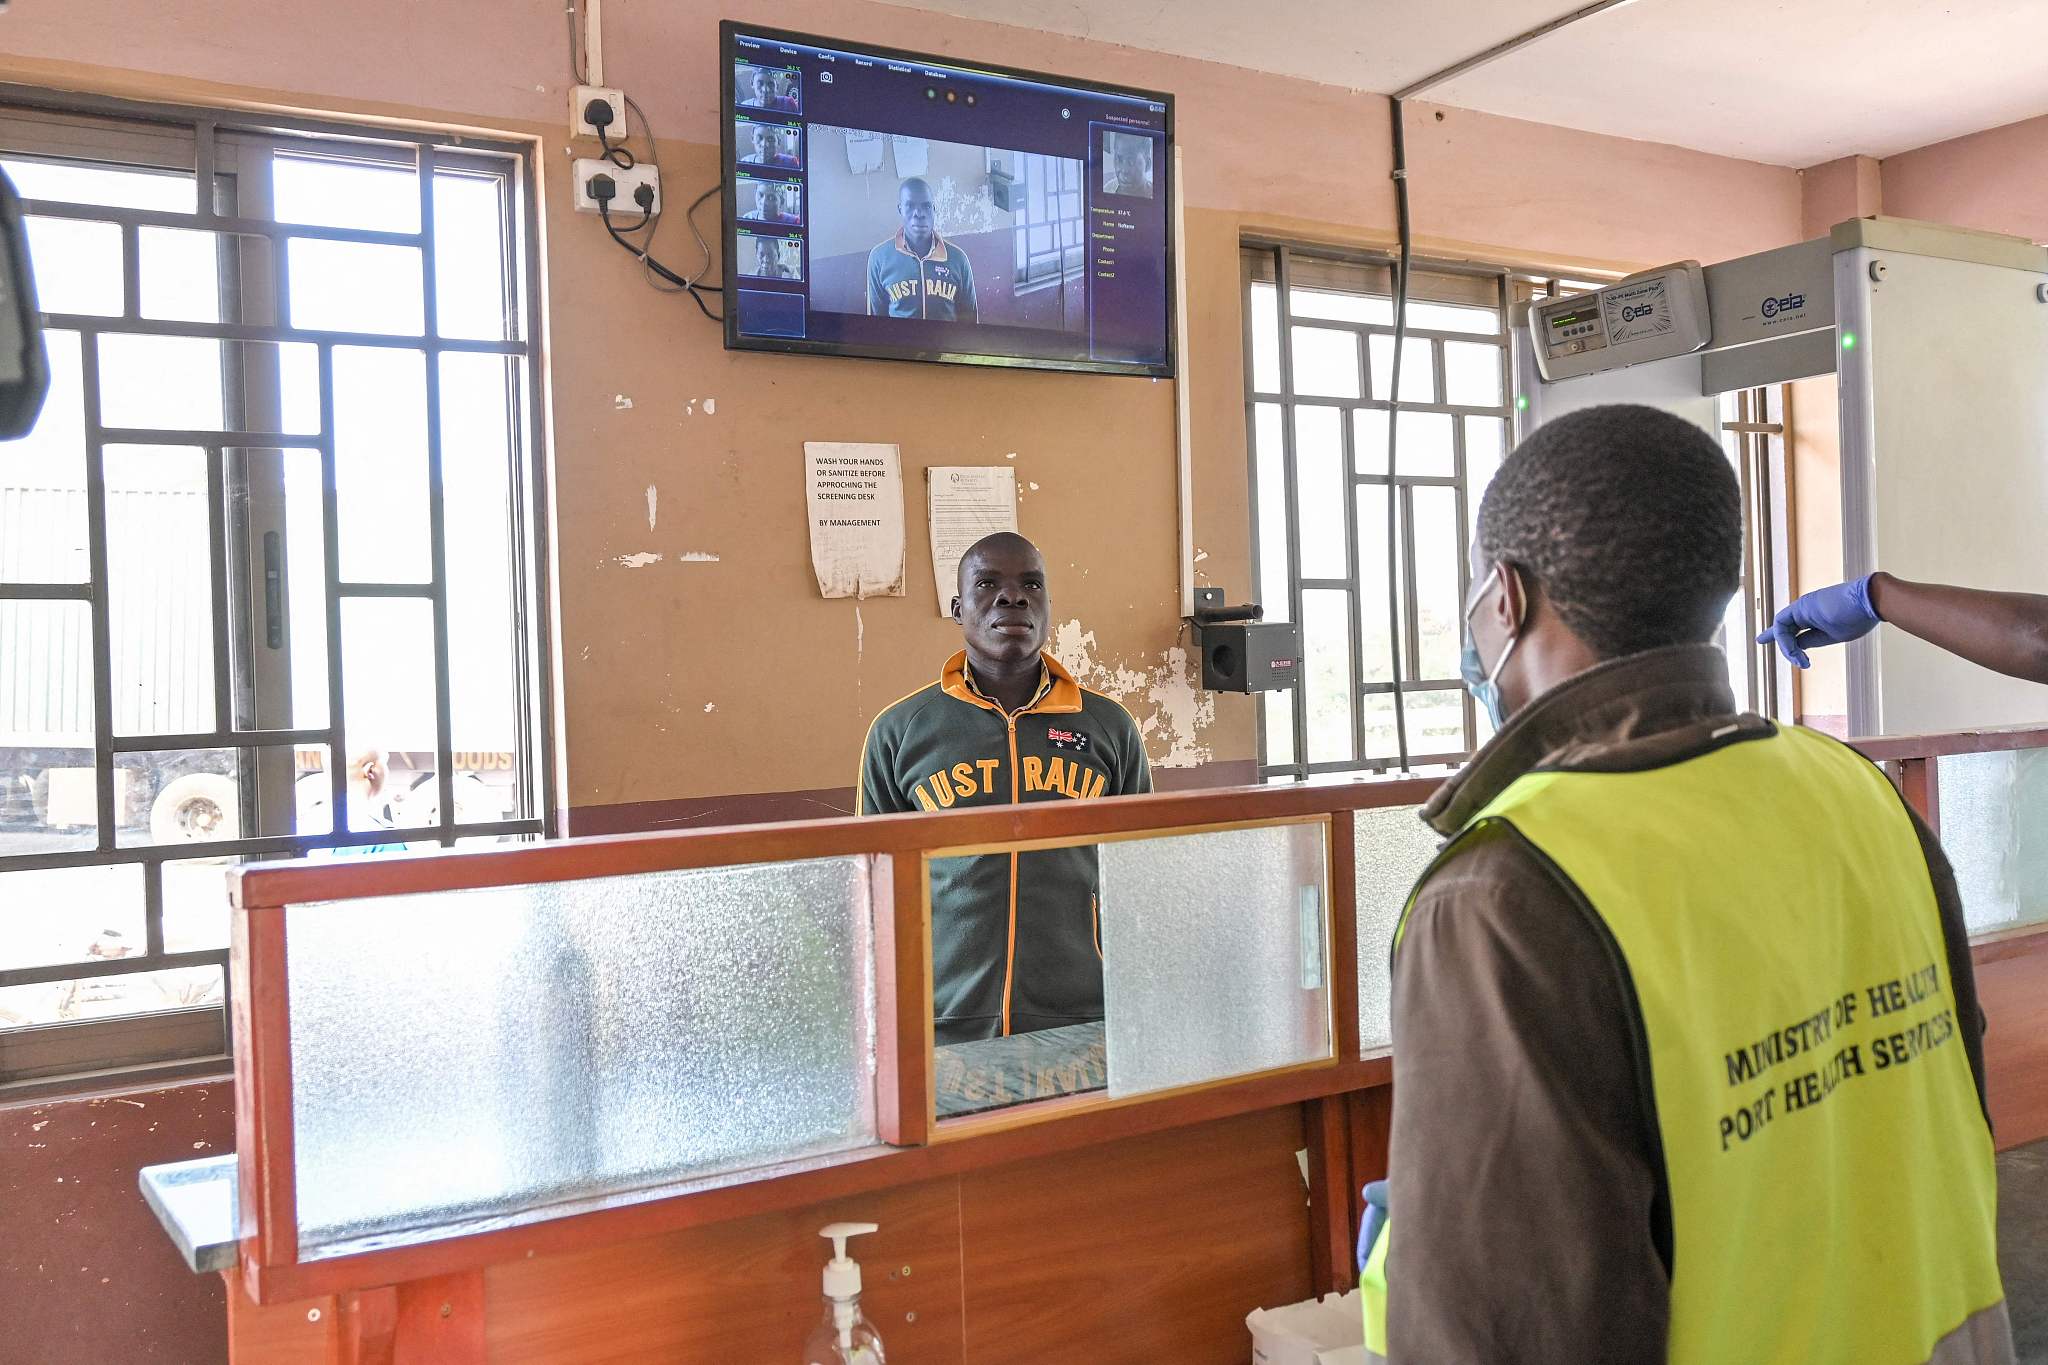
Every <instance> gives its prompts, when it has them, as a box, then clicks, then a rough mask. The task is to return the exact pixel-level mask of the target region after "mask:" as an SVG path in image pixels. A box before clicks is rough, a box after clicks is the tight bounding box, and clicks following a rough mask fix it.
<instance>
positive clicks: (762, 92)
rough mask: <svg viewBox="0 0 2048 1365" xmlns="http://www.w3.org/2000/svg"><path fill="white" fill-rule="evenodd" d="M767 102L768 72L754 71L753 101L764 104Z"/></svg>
mask: <svg viewBox="0 0 2048 1365" xmlns="http://www.w3.org/2000/svg"><path fill="white" fill-rule="evenodd" d="M767 102H768V73H767V72H765V71H756V72H755V73H754V103H756V104H766V103H767Z"/></svg>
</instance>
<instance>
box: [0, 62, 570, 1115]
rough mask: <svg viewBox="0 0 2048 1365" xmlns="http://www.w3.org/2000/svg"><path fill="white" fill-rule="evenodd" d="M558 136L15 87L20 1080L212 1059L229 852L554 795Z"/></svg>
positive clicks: (435, 839)
mask: <svg viewBox="0 0 2048 1365" xmlns="http://www.w3.org/2000/svg"><path fill="white" fill-rule="evenodd" d="M529 157H530V152H529V149H527V148H525V147H523V146H520V145H517V144H505V145H494V144H491V143H489V142H485V141H478V140H473V139H469V138H464V139H463V140H462V141H461V144H460V145H459V146H457V145H456V144H455V143H454V142H452V141H450V140H448V139H445V138H442V137H438V136H436V135H433V134H427V133H420V134H412V133H405V132H396V131H392V130H388V129H364V128H354V127H347V126H336V125H330V124H325V123H319V122H313V121H302V120H290V119H270V118H265V117H253V116H244V115H231V114H227V113H213V112H208V111H200V110H189V109H179V108H170V107H163V106H150V105H139V104H131V103H126V102H114V101H83V100H76V99H72V98H69V97H57V96H53V95H49V94H47V93H45V92H38V91H31V90H22V89H14V88H0V168H4V169H5V170H6V172H7V174H8V175H9V177H10V178H12V180H13V181H14V183H15V185H16V187H17V189H18V190H19V192H20V193H21V195H22V196H23V199H24V206H25V214H26V218H27V227H28V234H29V246H30V254H31V259H32V262H33V266H34V270H35V277H36V283H37V287H38V291H39V296H40V305H41V308H42V310H43V316H44V321H45V324H46V327H47V329H48V330H47V350H48V353H49V358H50V368H51V373H52V385H51V391H50V396H49V400H48V403H47V405H46V406H45V408H44V411H43V413H42V416H41V418H40V420H39V421H38V423H37V425H36V427H35V429H34V430H33V431H32V432H31V433H30V434H29V435H28V436H27V437H26V438H24V439H23V440H20V441H16V442H11V443H4V444H0V1093H7V1092H9V1091H13V1092H15V1093H19V1092H20V1091H22V1090H23V1089H25V1088H36V1087H40V1086H47V1085H50V1084H52V1083H54V1078H58V1077H76V1076H78V1075H80V1074H82V1073H88V1072H96V1073H101V1074H105V1073H109V1072H113V1071H134V1070H137V1069H153V1070H154V1072H155V1074H159V1075H163V1074H175V1073H176V1072H178V1071H193V1070H198V1069H202V1068H207V1067H212V1066H217V1065H218V1064H219V1060H220V1058H221V1057H223V1056H224V1055H225V1054H226V1052H227V1049H228V1038H227V1029H226V1022H225V1020H226V1011H225V1005H226V1000H225V996H226V992H227V976H226V971H225V966H226V962H227V956H228V953H227V936H228V914H227V903H226V900H225V896H224V885H223V873H224V871H225V870H226V869H227V868H228V867H230V866H232V865H234V864H235V863H237V862H242V861H251V860H256V859H263V858H276V857H292V856H301V855H307V854H311V855H313V856H323V857H343V856H354V855H358V854H362V853H366V852H373V851H377V850H380V849H389V848H398V847H404V848H420V847H443V846H452V845H456V844H464V843H473V842H492V841H497V840H504V839H525V838H533V837H538V836H539V835H540V834H541V832H542V831H543V829H544V828H545V826H546V819H547V817H548V815H549V813H550V807H551V802H552V795H551V786H550V783H549V781H548V778H547V773H546V766H545V764H544V762H543V760H542V755H543V754H545V753H546V752H547V745H546V740H545V730H546V723H547V722H546V716H547V706H546V701H545V697H544V688H545V685H546V676H547V673H546V670H545V669H544V668H543V667H542V666H541V660H542V659H543V658H544V657H545V652H546V649H547V639H546V630H545V620H544V618H543V617H542V615H541V611H540V598H539V594H538V592H537V591H536V584H537V578H538V569H537V566H538V565H539V563H540V562H541V553H542V542H541V538H540V537H541V526H540V522H539V508H540V507H541V506H542V503H541V500H540V497H539V490H540V487H541V485H540V481H539V470H538V454H537V452H538V449H539V444H538V431H537V427H536V414H535V408H534V393H535V391H536V385H537V374H536V370H535V366H536V358H535V355H534V351H533V347H532V345H531V338H532V331H533V328H532V319H531V312H530V310H531V300H532V298H533V297H534V278H535V263H534V261H533V259H532V241H533V230H534V228H533V212H534V210H533V205H532V202H531V177H530V174H529V172H530V170H531V166H530V160H529Z"/></svg>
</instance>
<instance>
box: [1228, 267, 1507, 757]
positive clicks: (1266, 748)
mask: <svg viewBox="0 0 2048 1365" xmlns="http://www.w3.org/2000/svg"><path fill="white" fill-rule="evenodd" d="M1262 256H1263V257H1268V258H1270V260H1271V263H1272V264H1271V269H1272V272H1273V274H1272V278H1271V280H1270V284H1271V287H1272V288H1273V289H1274V292H1275V302H1276V312H1275V323H1274V325H1275V326H1276V327H1277V329H1278V338H1277V340H1278V363H1279V372H1280V373H1279V379H1280V388H1279V389H1278V390H1262V389H1260V388H1258V386H1257V377H1256V374H1255V370H1254V354H1253V351H1254V336H1255V333H1254V324H1253V317H1252V308H1251V290H1252V288H1253V286H1254V284H1256V283H1261V282H1262V281H1259V280H1257V279H1255V278H1254V275H1253V269H1252V262H1253V261H1254V260H1255V259H1257V258H1259V257H1262ZM1304 259H1306V260H1312V261H1318V262H1328V263H1333V264H1336V265H1339V266H1362V267H1365V268H1368V269H1375V270H1385V271H1387V272H1389V275H1390V276H1391V273H1392V272H1393V271H1394V270H1395V269H1396V268H1397V267H1398V260H1397V258H1396V257H1394V256H1392V255H1391V254H1388V253H1385V252H1378V251H1364V250H1348V249H1344V248H1338V247H1328V246H1321V245H1314V244H1309V243H1303V242H1297V241H1293V240H1291V239H1286V238H1273V237H1261V236H1255V235H1247V236H1245V237H1243V238H1242V239H1241V240H1240V243H1239V260H1240V273H1241V287H1240V291H1239V297H1240V302H1241V305H1242V306H1241V314H1242V321H1243V346H1244V389H1245V408H1244V413H1245V448H1246V452H1247V455H1248V457H1249V458H1248V459H1247V460H1246V472H1247V498H1248V506H1249V512H1250V532H1251V551H1252V564H1253V566H1254V567H1253V576H1254V580H1255V582H1262V581H1263V577H1264V574H1263V567H1262V566H1263V558H1262V555H1263V547H1262V546H1261V544H1260V525H1261V520H1262V519H1261V517H1260V510H1259V455H1258V451H1257V441H1258V409H1259V405H1261V404H1273V405H1276V406H1277V407H1278V409H1279V412H1280V423H1279V425H1280V444H1281V462H1282V469H1283V481H1284V488H1285V493H1284V497H1285V499H1286V501H1287V507H1286V510H1285V516H1284V524H1285V526H1286V532H1287V546H1286V550H1285V554H1286V579H1287V584H1288V595H1289V599H1290V600H1289V602H1288V619H1289V620H1291V621H1292V622H1294V624H1295V625H1296V627H1297V629H1299V628H1300V627H1301V626H1302V624H1303V622H1302V600H1303V592H1304V590H1305V589H1306V590H1309V591H1315V590H1339V591H1343V592H1345V593H1346V594H1347V595H1348V597H1349V599H1350V607H1349V610H1350V618H1349V622H1348V625H1349V635H1350V642H1351V648H1350V654H1351V657H1350V660H1349V664H1348V667H1347V678H1348V680H1349V682H1350V684H1351V686H1350V690H1349V696H1348V698H1347V701H1348V704H1349V709H1350V717H1351V745H1352V757H1351V758H1349V759H1324V760H1318V761H1313V762H1312V761H1310V759H1309V752H1308V704H1307V689H1306V680H1307V677H1308V669H1307V667H1306V666H1305V664H1304V667H1303V668H1302V669H1301V675H1302V680H1303V681H1302V683H1301V684H1298V685H1297V686H1295V687H1294V688H1291V689H1288V691H1289V692H1290V693H1291V694H1292V696H1291V699H1290V701H1291V704H1290V711H1291V716H1292V721H1293V744H1292V754H1293V761H1292V762H1289V763H1278V762H1273V761H1270V755H1271V752H1272V749H1271V745H1270V739H1269V733H1268V731H1269V723H1268V720H1267V714H1266V706H1265V705H1264V704H1263V702H1262V703H1261V704H1260V705H1259V706H1258V707H1257V708H1255V709H1256V712H1257V736H1258V737H1257V744H1258V749H1257V764H1258V779H1259V781H1261V782H1272V781H1303V780H1306V779H1308V778H1311V777H1319V776H1322V775H1325V774H1333V773H1365V774H1376V775H1384V774H1388V773H1391V772H1394V771H1397V770H1399V769H1400V759H1399V755H1398V754H1393V755H1383V756H1380V757H1367V741H1366V705H1367V699H1368V698H1371V697H1375V696H1390V697H1392V698H1394V706H1395V716H1396V724H1397V725H1400V726H1403V727H1404V728H1405V726H1406V724H1407V719H1408V717H1407V708H1408V705H1409V704H1410V703H1409V701H1408V700H1407V699H1408V698H1411V697H1414V696H1416V695H1418V694H1429V693H1444V692H1449V691H1450V690H1452V689H1453V688H1455V689H1456V691H1457V696H1458V703H1459V707H1460V709H1461V714H1462V716H1463V723H1464V734H1465V739H1466V747H1465V748H1464V749H1463V750H1461V751H1458V752H1450V753H1424V752H1417V751H1416V750H1415V749H1414V748H1413V746H1410V752H1409V757H1408V769H1409V770H1413V769H1416V768H1424V767H1438V766H1445V765H1453V764H1457V763H1461V762H1463V761H1464V760H1465V759H1466V758H1467V757H1469V756H1470V754H1471V752H1472V751H1473V749H1475V748H1476V747H1477V745H1478V743H1479V731H1478V724H1479V719H1480V718H1479V716H1478V713H1477V708H1476V707H1475V706H1474V704H1473V701H1472V698H1471V696H1470V695H1469V694H1468V693H1467V692H1466V690H1465V688H1464V684H1463V682H1462V680H1461V679H1458V678H1455V677H1454V678H1419V677H1416V676H1415V674H1416V673H1418V672H1419V671H1420V668H1419V661H1420V650H1421V638H1420V637H1421V631H1420V619H1419V617H1420V607H1421V601H1420V596H1419V594H1418V592H1417V590H1416V581H1415V580H1416V574H1415V565H1416V562H1417V561H1416V557H1415V535H1414V521H1413V512H1414V500H1415V490H1416V489H1418V488H1437V487H1449V488H1451V489H1452V490H1453V493H1454V498H1455V505H1456V517H1457V534H1458V544H1457V554H1458V565H1457V574H1458V578H1457V582H1458V599H1459V602H1460V605H1461V606H1462V604H1463V602H1464V600H1465V598H1466V597H1467V595H1468V594H1469V593H1470V590H1471V570H1470V563H1469V561H1470V557H1471V553H1470V552H1471V546H1470V538H1471V535H1470V532H1471V525H1472V508H1471V506H1470V490H1469V488H1468V484H1467V476H1468V472H1469V460H1468V452H1467V450H1466V441H1465V419H1466V418H1468V417H1484V418H1491V419H1499V420H1500V421H1501V422H1502V432H1503V436H1504V438H1505V442H1506V445H1507V446H1508V447H1509V448H1512V445H1513V439H1514V431H1515V408H1514V372H1513V371H1514V359H1513V344H1512V335H1511V329H1512V327H1513V316H1512V314H1513V308H1514V305H1515V304H1516V303H1518V302H1521V301H1522V300H1524V299H1526V298H1528V297H1530V296H1531V291H1530V288H1529V283H1528V277H1527V276H1526V274H1525V273H1524V272H1517V271H1515V270H1513V269H1512V268H1510V267H1506V266H1494V265H1486V264H1479V263H1474V262H1471V261H1448V260H1435V259H1428V258H1416V259H1415V260H1414V261H1413V263H1412V269H1413V270H1414V272H1415V273H1416V274H1418V275H1421V274H1425V273H1427V274H1430V275H1439V276H1443V275H1449V276H1459V277H1464V278H1469V279H1473V280H1475V281H1477V280H1490V281H1493V282H1494V284H1495V298H1494V300H1493V301H1492V303H1491V305H1490V306H1492V307H1493V308H1495V309H1496V310H1497V312H1498V314H1499V317H1500V326H1499V329H1498V330H1497V331H1495V332H1493V333H1479V332H1450V331H1443V330H1438V329H1431V328H1418V327H1414V326H1412V325H1411V326H1409V327H1408V328H1407V329H1406V336H1407V338H1408V341H1409V343H1410V345H1411V347H1412V345H1413V343H1415V342H1417V341H1421V342H1423V343H1425V344H1426V345H1427V348H1428V349H1427V351H1426V352H1425V353H1424V354H1425V357H1426V359H1427V362H1428V363H1429V364H1430V365H1431V366H1432V369H1433V375H1434V378H1433V388H1434V392H1435V393H1436V394H1437V395H1438V397H1439V399H1442V398H1445V397H1447V396H1448V395H1447V391H1446V388H1445V375H1444V366H1443V363H1442V351H1441V346H1440V345H1437V344H1433V343H1441V342H1476V343H1481V344H1488V345H1494V346H1497V347H1498V348H1499V350H1500V363H1501V374H1500V393H1501V401H1500V403H1499V405H1498V406H1497V407H1486V408H1481V407H1475V406H1473V405H1470V404H1453V403H1449V402H1444V401H1438V402H1433V403H1421V402H1412V401H1401V402H1396V403H1391V404H1390V402H1389V401H1388V400H1387V399H1386V398H1385V397H1383V396H1380V395H1378V394H1376V393H1375V390H1374V388H1373V382H1374V379H1375V378H1376V373H1375V367H1374V365H1373V361H1372V357H1371V338H1372V337H1373V336H1376V335H1382V336H1392V335H1393V332H1394V328H1393V326H1392V325H1391V324H1390V323H1388V324H1381V323H1368V322H1355V321H1343V320H1337V319H1331V318H1324V317H1308V318H1301V319H1296V318H1295V316H1294V312H1293V307H1292V300H1291V297H1290V290H1291V288H1292V287H1293V281H1292V270H1291V267H1292V265H1293V263H1294V262H1295V261H1297V260H1304ZM1315 287H1318V288H1320V287H1321V286H1315ZM1539 292H1540V291H1539ZM1361 297H1379V296H1377V295H1363V294H1362V295H1361ZM1297 321H1298V322H1299V323H1300V324H1301V325H1304V326H1309V327H1316V328H1328V329H1331V330H1338V331H1348V332H1352V333H1354V334H1355V335H1356V336H1357V338H1358V364H1359V383H1358V393H1359V396H1358V397H1357V398H1339V397H1328V396H1322V395H1316V396H1309V397H1302V396H1299V395H1297V394H1296V393H1295V389H1294V382H1295V380H1294V372H1293V330H1292V329H1293V326H1294V325H1295V323H1296V322H1297ZM1402 359H1403V367H1402V368H1403V370H1404V372H1405V371H1406V369H1407V367H1408V365H1410V364H1413V363H1415V360H1414V351H1413V350H1412V349H1411V350H1410V351H1409V352H1408V353H1407V354H1404V356H1403V357H1402ZM1304 406H1305V407H1331V408H1336V409H1338V410H1339V411H1340V412H1341V414H1342V417H1341V420H1340V422H1339V428H1340V432H1341V441H1342V447H1341V448H1342V468H1343V477H1344V484H1345V498H1344V532H1345V557H1346V574H1345V577H1343V578H1341V579H1334V578H1308V579H1304V578H1303V576H1302V574H1301V571H1300V570H1301V546H1300V499H1299V495H1298V487H1297V483H1296V451H1295V444H1296V434H1295V421H1294V416H1295V413H1296V412H1297V411H1298V410H1299V409H1301V408H1302V407H1304ZM1390 410H1398V411H1399V412H1401V413H1408V412H1424V413H1428V412H1436V413H1445V414H1448V415H1450V416H1451V418H1452V473H1451V474H1450V475H1448V476H1445V475H1425V474H1404V473H1401V472H1400V470H1399V467H1398V464H1397V467H1396V469H1395V470H1394V471H1393V472H1392V473H1391V475H1390V474H1360V473H1359V472H1358V466H1357V453H1356V448H1355V433H1356V420H1357V419H1356V417H1355V415H1354V414H1355V413H1357V412H1360V411H1379V412H1387V411H1390ZM1366 487H1379V488H1388V489H1389V490H1390V494H1391V495H1392V496H1393V498H1394V500H1395V502H1396V503H1397V504H1398V505H1399V507H1400V512H1401V515H1400V519H1399V527H1398V534H1399V542H1398V543H1399V551H1398V553H1399V557H1400V572H1399V573H1397V574H1396V575H1395V576H1394V579H1393V583H1392V584H1391V585H1390V586H1391V587H1392V589H1393V590H1394V591H1393V592H1390V594H1389V595H1390V598H1391V597H1392V596H1393V595H1394V593H1395V592H1397V593H1398V595H1399V603H1398V606H1397V605H1396V604H1395V603H1394V602H1393V601H1391V600H1390V601H1389V603H1388V605H1387V615H1388V617H1389V625H1390V627H1392V628H1390V629H1389V630H1388V632H1387V635H1388V646H1389V662H1390V663H1391V664H1392V666H1393V667H1392V674H1391V679H1390V680H1389V681H1384V682H1366V681H1365V640H1364V634H1363V631H1362V630H1361V629H1360V624H1361V620H1362V615H1361V612H1362V609H1363V607H1364V605H1365V604H1364V602H1363V598H1364V594H1365V591H1366V588H1365V579H1364V576H1363V574H1362V572H1361V565H1360V562H1359V524H1358V490H1359V489H1361V488H1366ZM1397 612H1398V617H1399V620H1398V624H1397V623H1396V622H1395V621H1394V617H1395V616H1396V613H1397ZM1303 653H1304V655H1305V654H1306V647H1305V642H1304V648H1303Z"/></svg>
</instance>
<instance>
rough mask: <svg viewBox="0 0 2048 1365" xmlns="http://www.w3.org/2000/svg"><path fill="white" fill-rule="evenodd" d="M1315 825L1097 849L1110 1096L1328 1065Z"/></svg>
mask: <svg viewBox="0 0 2048 1365" xmlns="http://www.w3.org/2000/svg"><path fill="white" fill-rule="evenodd" d="M1323 831H1324V825H1323V824H1322V822H1321V821H1317V822H1315V823H1312V824H1293V825H1276V826H1271V827H1269V828H1265V829H1242V830H1227V831H1223V832H1219V833H1215V834H1188V835H1175V836H1172V837H1166V838H1157V839H1132V840H1126V841H1123V842H1119V843H1110V844H1103V845H1102V846H1101V856H1102V883H1101V886H1102V964H1103V968H1102V976H1103V1010H1104V1013H1105V1015H1106V1016H1107V1021H1108V1029H1107V1038H1108V1053H1109V1093H1110V1094H1111V1095H1112V1096H1123V1095H1135V1094H1142V1093H1144V1092H1147V1091H1153V1090H1166V1089H1170V1088H1172V1087H1175V1086H1183V1085H1194V1084H1198V1083H1200V1082H1203V1081H1213V1080H1218V1079H1221V1078H1223V1077H1227V1076H1240V1075H1244V1074H1247V1073H1249V1072H1254V1071H1265V1070H1269V1069H1271V1068H1274V1067H1282V1066H1291V1065H1294V1064H1296V1063H1299V1062H1310V1061H1315V1060H1318V1059H1320V1058H1324V1057H1327V1056H1329V1055H1330V993H1329V975H1330V974H1329V970H1328V962H1329V950H1328V946H1327V945H1328V942H1329V931H1328V924H1327V920H1328V916H1327V913H1326V908H1327V906H1328V902H1329V896H1328V889H1327V885H1326V882H1327V876H1326V873H1327V869H1328V856H1327V855H1326V853H1325V852H1324V840H1323Z"/></svg>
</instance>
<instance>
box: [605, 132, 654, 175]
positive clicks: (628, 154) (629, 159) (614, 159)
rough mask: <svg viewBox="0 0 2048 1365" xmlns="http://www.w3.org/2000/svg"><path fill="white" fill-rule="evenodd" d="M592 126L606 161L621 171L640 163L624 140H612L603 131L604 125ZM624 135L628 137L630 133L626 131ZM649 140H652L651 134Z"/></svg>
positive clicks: (628, 169) (630, 168) (630, 135)
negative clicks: (595, 130)
mask: <svg viewBox="0 0 2048 1365" xmlns="http://www.w3.org/2000/svg"><path fill="white" fill-rule="evenodd" d="M594 126H595V127H596V128H597V145H598V146H599V147H600V148H602V149H603V151H604V159H605V160H606V161H609V162H611V163H612V165H614V166H617V167H618V168H619V169H620V170H622V171H630V170H632V169H633V168H634V167H635V166H637V165H639V164H640V162H639V161H638V159H636V158H635V157H634V155H633V152H632V149H631V148H629V147H628V146H627V145H626V144H625V142H613V141H612V139H611V135H610V134H609V133H607V132H605V130H604V125H602V124H597V125H594ZM626 136H627V137H628V138H629V139H630V138H631V137H632V134H631V133H630V132H628V133H627V135H626ZM650 140H652V139H651V135H650Z"/></svg>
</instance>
